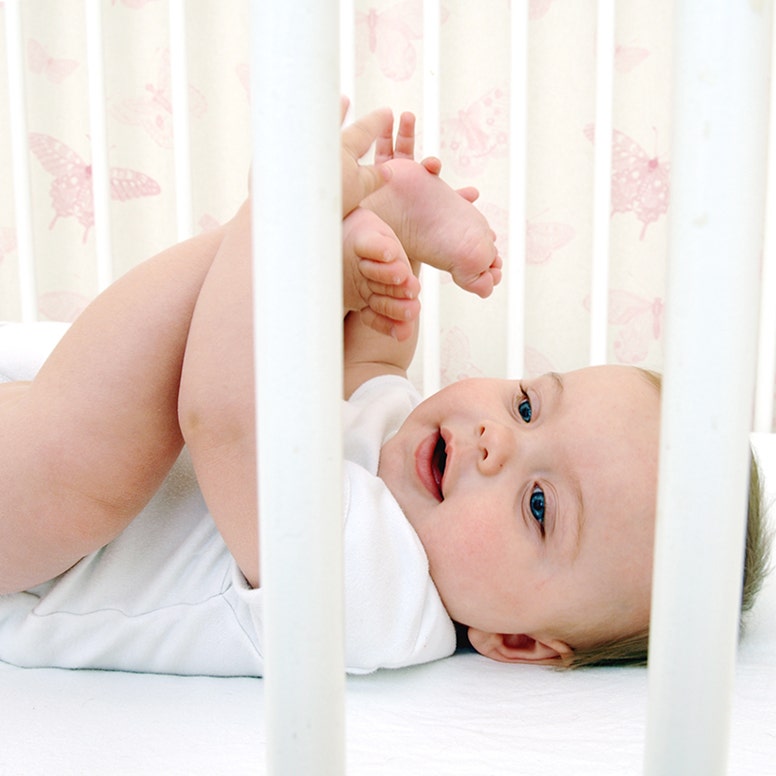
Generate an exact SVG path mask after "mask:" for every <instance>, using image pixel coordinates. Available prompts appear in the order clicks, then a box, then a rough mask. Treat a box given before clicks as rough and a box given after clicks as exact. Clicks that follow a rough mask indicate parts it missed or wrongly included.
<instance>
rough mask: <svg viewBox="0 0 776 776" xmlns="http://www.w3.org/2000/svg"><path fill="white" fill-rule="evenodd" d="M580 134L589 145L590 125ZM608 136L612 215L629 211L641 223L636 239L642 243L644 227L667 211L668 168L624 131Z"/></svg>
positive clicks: (591, 133) (591, 137)
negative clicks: (585, 138)
mask: <svg viewBox="0 0 776 776" xmlns="http://www.w3.org/2000/svg"><path fill="white" fill-rule="evenodd" d="M584 131H585V135H586V136H587V138H588V139H589V140H590V141H591V142H592V141H593V140H594V139H595V128H594V127H593V125H592V124H588V125H587V126H586V127H585V130H584ZM612 137H613V139H612V215H614V214H615V213H629V212H633V213H634V215H635V216H636V218H638V219H639V221H641V222H642V223H643V224H644V227H643V228H642V230H641V235H640V237H639V239H640V240H643V239H644V235H645V234H646V231H647V227H648V226H649V225H650V224H651V223H653V222H654V221H657V220H658V218H660V216H662V215H664V214H665V213H666V212H667V211H668V203H669V200H670V167H669V165H668V164H663V163H661V162H660V160H659V159H658V157H656V156H655V157H650V156H649V155H648V154H647V152H646V151H645V150H644V149H643V148H642V147H641V146H640V145H639V144H638V143H637V142H636V141H635V140H633V138H631V137H628V135H626V134H625V133H624V132H620V131H618V130H616V129H615V130H613V131H612Z"/></svg>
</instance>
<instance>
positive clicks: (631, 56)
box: [614, 44, 649, 73]
mask: <svg viewBox="0 0 776 776" xmlns="http://www.w3.org/2000/svg"><path fill="white" fill-rule="evenodd" d="M648 56H649V51H648V50H647V49H645V48H640V47H638V46H620V45H619V44H617V45H616V46H615V48H614V69H615V70H616V71H617V72H618V73H630V71H631V70H634V69H635V68H636V67H638V66H639V65H640V64H641V63H642V62H643V61H644V60H645V59H646V58H647V57H648Z"/></svg>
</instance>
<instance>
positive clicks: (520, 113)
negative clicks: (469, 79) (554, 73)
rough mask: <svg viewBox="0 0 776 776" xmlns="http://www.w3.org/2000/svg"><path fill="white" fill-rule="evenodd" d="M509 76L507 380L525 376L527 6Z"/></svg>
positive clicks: (514, 18) (518, 14)
mask: <svg viewBox="0 0 776 776" xmlns="http://www.w3.org/2000/svg"><path fill="white" fill-rule="evenodd" d="M509 37H510V47H511V58H510V76H509V216H508V224H509V227H508V234H509V255H508V256H505V257H502V258H503V259H504V261H505V263H506V267H505V271H504V282H505V284H506V287H507V324H506V325H507V337H506V342H507V353H506V364H507V368H506V376H507V377H508V378H510V379H519V378H521V377H524V376H525V240H526V217H527V212H526V194H527V192H526V169H527V143H528V6H527V5H524V4H523V3H514V4H513V5H512V6H511V9H510V36H509Z"/></svg>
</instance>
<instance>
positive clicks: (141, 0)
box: [113, 0, 152, 10]
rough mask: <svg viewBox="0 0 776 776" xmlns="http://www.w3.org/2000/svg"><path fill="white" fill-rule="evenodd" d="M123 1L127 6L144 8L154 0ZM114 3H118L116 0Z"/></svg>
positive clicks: (135, 8)
mask: <svg viewBox="0 0 776 776" xmlns="http://www.w3.org/2000/svg"><path fill="white" fill-rule="evenodd" d="M121 2H122V3H123V4H124V5H125V6H127V8H132V9H134V10H138V9H140V8H142V7H143V6H144V5H145V4H146V3H150V2H152V0H121ZM113 5H116V0H113Z"/></svg>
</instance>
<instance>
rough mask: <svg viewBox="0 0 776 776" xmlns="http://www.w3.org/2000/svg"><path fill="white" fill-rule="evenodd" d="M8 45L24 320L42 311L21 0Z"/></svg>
mask: <svg viewBox="0 0 776 776" xmlns="http://www.w3.org/2000/svg"><path fill="white" fill-rule="evenodd" d="M4 10H5V45H6V50H7V58H8V102H9V117H10V132H11V165H12V174H13V190H14V210H15V222H16V255H17V257H18V260H19V298H20V304H21V319H22V321H25V322H28V321H34V320H36V319H37V315H38V301H37V290H36V284H35V253H34V244H33V236H32V235H33V230H32V199H31V191H30V156H29V149H28V145H27V103H26V100H25V97H24V53H23V50H22V42H23V40H24V37H23V34H22V20H21V8H20V0H7V2H6V3H5V6H4Z"/></svg>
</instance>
